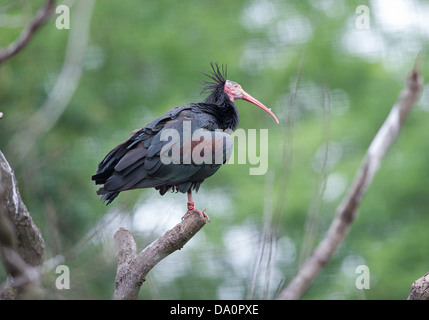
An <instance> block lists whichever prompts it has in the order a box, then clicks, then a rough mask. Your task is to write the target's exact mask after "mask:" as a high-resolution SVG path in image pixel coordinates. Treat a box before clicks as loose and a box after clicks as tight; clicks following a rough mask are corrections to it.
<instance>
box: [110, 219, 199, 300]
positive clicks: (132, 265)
mask: <svg viewBox="0 0 429 320" xmlns="http://www.w3.org/2000/svg"><path fill="white" fill-rule="evenodd" d="M205 224H206V220H205V219H204V218H203V217H201V216H200V215H199V214H198V213H196V212H194V213H192V214H191V215H189V216H188V217H187V218H186V219H184V220H183V221H181V222H180V223H178V224H177V225H176V226H175V227H174V228H173V229H171V230H169V231H167V232H166V233H165V234H164V235H163V236H161V237H160V238H158V239H157V240H156V241H154V242H152V243H151V244H150V245H148V246H147V247H146V248H145V249H144V250H143V251H142V252H140V253H139V254H137V245H136V243H135V241H134V238H133V236H132V234H131V233H130V232H129V231H128V230H126V229H124V228H120V229H119V230H118V231H116V233H115V236H114V238H115V243H116V248H117V249H116V252H117V253H116V259H117V262H118V269H117V273H116V279H115V294H114V298H115V299H116V300H135V299H137V296H138V293H139V291H140V287H141V285H142V284H143V282H144V281H145V277H146V275H147V274H148V272H149V271H150V270H151V269H152V268H153V267H154V266H155V265H156V264H157V263H158V262H160V261H161V260H162V259H164V258H165V257H167V256H168V255H170V254H172V253H173V252H174V251H176V250H180V249H181V248H182V247H183V246H184V245H185V244H186V243H187V242H188V241H189V240H190V239H191V238H192V237H193V236H194V235H195V234H196V233H197V232H198V231H199V230H200V229H201V228H202V227H204V225H205Z"/></svg>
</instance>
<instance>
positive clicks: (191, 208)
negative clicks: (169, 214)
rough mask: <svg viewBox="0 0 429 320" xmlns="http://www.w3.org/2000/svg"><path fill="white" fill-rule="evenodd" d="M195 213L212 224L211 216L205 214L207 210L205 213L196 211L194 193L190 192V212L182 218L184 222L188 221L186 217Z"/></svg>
mask: <svg viewBox="0 0 429 320" xmlns="http://www.w3.org/2000/svg"><path fill="white" fill-rule="evenodd" d="M194 211H195V212H197V213H198V214H199V215H200V216H201V217H202V218H205V219H206V220H207V221H208V222H210V218H209V216H208V215H207V214H206V213H205V211H206V209H204V210H203V211H201V210H198V209H195V205H194V201H193V200H192V192H190V191H188V211H187V212H186V213H185V215H184V216H183V217H182V220H183V219H186V217H187V216H188V215H190V214H191V213H192V212H194Z"/></svg>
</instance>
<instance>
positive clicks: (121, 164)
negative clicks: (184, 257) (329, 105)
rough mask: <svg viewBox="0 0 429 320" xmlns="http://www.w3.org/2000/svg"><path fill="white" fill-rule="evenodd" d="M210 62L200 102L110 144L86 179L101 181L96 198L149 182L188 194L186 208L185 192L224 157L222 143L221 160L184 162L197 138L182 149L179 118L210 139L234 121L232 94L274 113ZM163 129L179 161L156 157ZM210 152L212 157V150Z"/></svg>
mask: <svg viewBox="0 0 429 320" xmlns="http://www.w3.org/2000/svg"><path fill="white" fill-rule="evenodd" d="M211 67H212V71H211V72H210V74H205V73H203V74H204V75H206V76H207V77H208V78H209V79H210V80H209V81H203V82H204V84H205V87H204V89H203V92H205V93H209V95H208V97H207V98H206V99H205V100H204V102H202V103H192V104H189V105H184V106H180V107H176V108H174V109H172V110H170V111H168V112H166V113H165V114H164V115H162V116H160V117H159V118H157V119H155V120H153V121H152V122H151V123H149V124H148V125H147V126H145V127H144V128H142V129H140V130H138V131H136V132H135V133H134V134H133V135H132V136H131V137H130V138H129V139H128V140H126V141H125V142H123V143H121V144H119V145H118V146H116V147H115V148H114V149H113V150H112V151H110V152H109V153H108V154H107V155H106V157H105V158H104V159H103V161H101V162H100V164H99V165H98V169H97V172H96V174H95V175H93V176H92V180H94V181H95V183H96V184H99V185H103V186H102V187H101V188H100V189H99V190H98V191H97V194H99V195H101V196H102V197H101V200H102V201H107V204H109V203H111V202H112V201H113V200H114V199H115V198H116V197H117V196H118V194H119V193H120V192H122V191H125V190H131V189H137V188H151V187H154V188H155V189H157V190H159V192H160V194H161V195H164V194H165V193H166V192H167V191H168V190H169V189H172V190H173V191H180V192H183V193H188V201H190V202H188V210H192V209H193V203H192V195H191V191H192V190H196V191H198V189H199V187H200V185H201V183H202V182H203V181H204V180H205V179H206V178H208V177H210V176H211V175H213V174H214V173H215V172H216V171H217V170H218V169H219V168H220V166H221V165H222V163H224V162H226V161H227V157H228V154H227V147H228V146H226V145H224V146H223V158H222V163H215V161H212V162H211V163H195V162H194V161H193V159H192V162H191V163H187V162H185V161H184V157H185V153H186V150H188V151H189V150H191V151H192V150H193V148H194V147H195V146H196V145H198V144H199V141H193V142H192V143H191V144H192V147H191V148H190V149H186V147H185V145H184V144H185V143H186V141H185V139H184V122H185V121H189V122H188V123H190V128H191V133H194V132H195V131H196V130H197V129H204V130H207V131H204V132H205V134H209V135H211V137H212V138H213V139H214V138H216V137H215V130H216V129H222V130H226V129H230V130H232V131H233V130H235V129H236V128H237V125H238V122H239V115H238V110H237V107H236V106H235V104H234V99H244V100H247V101H249V102H251V103H254V104H256V105H258V106H260V107H261V108H263V109H264V110H265V109H266V111H267V112H269V113H270V114H271V115H272V116H273V117H275V116H274V115H273V114H272V113H271V111H269V110H268V109H267V108H266V107H265V106H263V105H262V104H261V103H260V102H258V101H257V100H255V99H254V98H252V97H251V96H249V95H248V94H247V93H245V92H244V91H243V90H242V89H241V87H240V85H238V84H237V83H235V82H232V81H229V80H226V68H225V69H224V68H220V67H219V65H218V64H213V63H211ZM251 99H253V100H251ZM276 121H277V119H276ZM166 129H174V130H176V131H177V132H178V133H179V134H180V138H181V140H180V141H181V144H180V163H179V164H175V163H170V164H165V163H163V161H161V159H162V155H161V152H162V150H163V147H164V146H166V144H167V143H168V142H169V141H163V140H162V139H161V135H162V132H163V131H164V130H166ZM227 137H229V136H221V137H220V139H224V140H223V141H224V142H225V139H227ZM227 140H228V139H227ZM204 141H205V140H203V142H204ZM203 142H202V143H203ZM211 156H212V159H213V160H214V154H212V155H211ZM218 162H219V161H218ZM189 203H192V206H189ZM207 218H208V217H207Z"/></svg>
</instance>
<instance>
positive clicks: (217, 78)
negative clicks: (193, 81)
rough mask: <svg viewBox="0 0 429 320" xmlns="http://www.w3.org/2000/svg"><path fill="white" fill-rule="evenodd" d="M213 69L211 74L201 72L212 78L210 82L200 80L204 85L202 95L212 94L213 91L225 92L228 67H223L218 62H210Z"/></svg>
mask: <svg viewBox="0 0 429 320" xmlns="http://www.w3.org/2000/svg"><path fill="white" fill-rule="evenodd" d="M210 65H211V67H212V71H210V73H209V74H207V73H205V72H202V71H200V73H202V74H203V75H205V76H206V77H208V78H210V79H211V81H210V80H200V81H201V82H202V83H203V84H204V88H203V90H202V91H201V93H212V92H213V91H217V90H219V89H221V90H223V88H224V85H225V82H226V71H227V70H226V65H225V66H224V65H221V66H219V64H218V63H217V62H215V63H213V61H211V62H210Z"/></svg>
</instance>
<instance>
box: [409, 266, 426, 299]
mask: <svg viewBox="0 0 429 320" xmlns="http://www.w3.org/2000/svg"><path fill="white" fill-rule="evenodd" d="M407 300H429V272H428V273H426V274H425V275H424V276H423V277H421V278H419V279H417V280H416V281H414V283H413V285H412V286H411V291H410V294H409V296H408V299H407Z"/></svg>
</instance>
